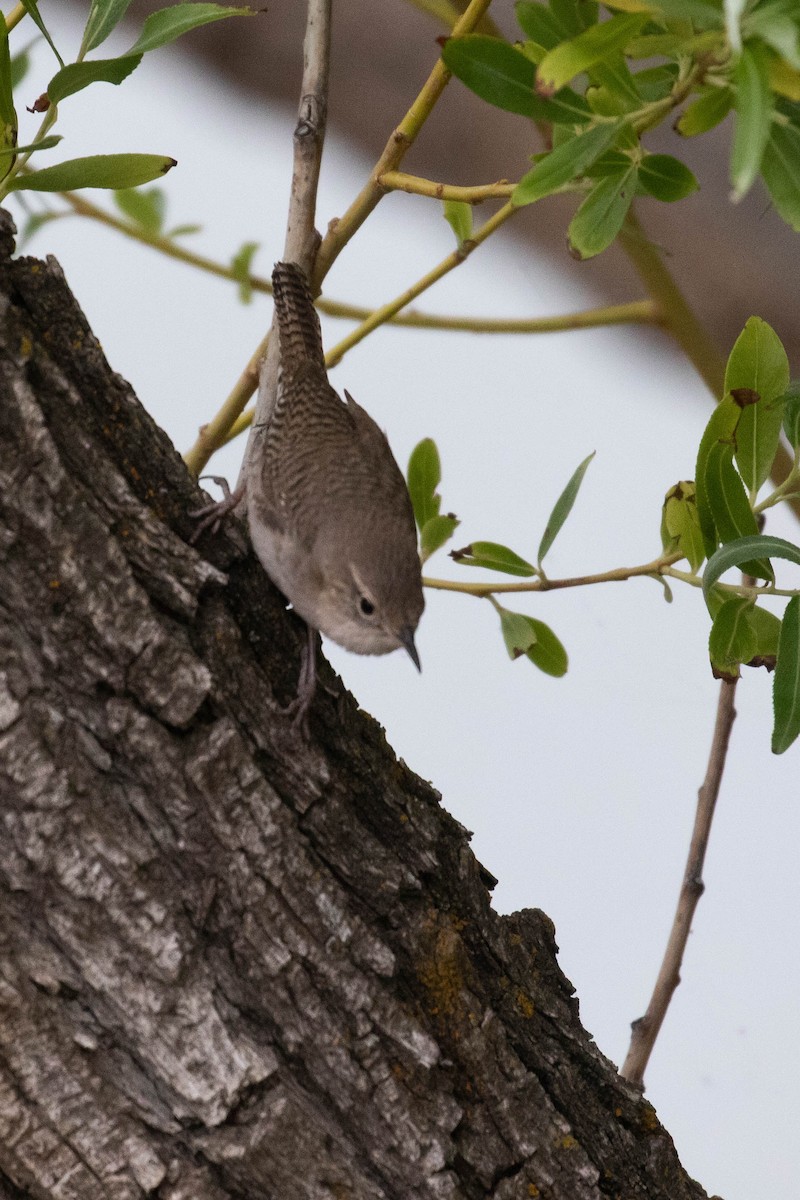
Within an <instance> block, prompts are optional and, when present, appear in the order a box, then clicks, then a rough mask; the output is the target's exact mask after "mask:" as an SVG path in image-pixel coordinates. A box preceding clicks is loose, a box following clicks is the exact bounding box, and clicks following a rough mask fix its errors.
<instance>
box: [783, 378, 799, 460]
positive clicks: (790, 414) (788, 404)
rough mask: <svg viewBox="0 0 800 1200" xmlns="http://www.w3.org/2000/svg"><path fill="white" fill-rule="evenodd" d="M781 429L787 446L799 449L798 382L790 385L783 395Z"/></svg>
mask: <svg viewBox="0 0 800 1200" xmlns="http://www.w3.org/2000/svg"><path fill="white" fill-rule="evenodd" d="M782 399H783V429H784V432H785V434H786V436H787V438H788V439H789V445H790V446H791V447H792V448H793V449H794V450H797V449H798V447H800V382H794V383H790V384H789V387H788V388H787V389H786V391H785V392H784V394H783V397H782Z"/></svg>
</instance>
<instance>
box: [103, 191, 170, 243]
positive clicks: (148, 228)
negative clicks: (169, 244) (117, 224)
mask: <svg viewBox="0 0 800 1200" xmlns="http://www.w3.org/2000/svg"><path fill="white" fill-rule="evenodd" d="M114 203H115V204H116V206H117V208H118V209H119V210H120V212H121V213H124V214H125V216H126V217H128V218H129V219H130V220H131V221H133V222H134V224H136V225H138V226H139V228H140V229H143V230H144V231H145V233H150V234H159V233H161V232H162V230H163V228H164V221H165V219H166V215H167V197H166V196H165V194H164V192H163V191H162V189H161V188H157V187H154V188H148V189H147V191H146V192H144V191H142V190H141V189H140V188H124V189H123V190H122V191H116V192H115V193H114Z"/></svg>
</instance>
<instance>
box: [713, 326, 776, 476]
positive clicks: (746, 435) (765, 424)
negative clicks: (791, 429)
mask: <svg viewBox="0 0 800 1200" xmlns="http://www.w3.org/2000/svg"><path fill="white" fill-rule="evenodd" d="M788 386H789V360H788V359H787V357H786V351H785V350H784V348H783V345H782V344H781V340H780V338H779V337H778V335H777V334H776V333H775V331H774V329H772V328H771V327H770V326H769V325H768V324H767V322H766V321H762V320H761V318H760V317H750V318H749V320H748V321H747V323H746V325H745V327H744V329H743V330H742V332H741V333H740V334H739V336H738V338H737V339H736V343H735V344H734V347H733V349H732V350H731V353H730V356H729V358H728V364H727V366H726V368H725V392H726V393H729V392H732V393H735V392H737V391H739V390H740V389H742V390H744V391H752V392H755V393H757V395H758V397H759V399H758V400H757V402H756V403H755V404H747V405H745V406H744V407H743V408H742V415H741V418H740V420H739V425H738V428H737V430H736V462H737V464H738V466H739V470H740V471H741V473H742V478H743V479H744V482H745V486H746V487H748V488H749V489H750V490H751V492H752V493H753V494H755V493H756V492H757V491H758V489H759V488H760V487H761V485H762V483H763V482H764V480H765V479H766V478H767V476H768V475H769V473H770V470H771V469H772V463H773V460H774V458H775V452H776V450H777V449H778V441H779V439H780V434H781V420H782V418H783V406H782V404H781V403H780V401H779V398H780V397H781V396H782V395H783V393H784V392H785V391H786V389H787V387H788Z"/></svg>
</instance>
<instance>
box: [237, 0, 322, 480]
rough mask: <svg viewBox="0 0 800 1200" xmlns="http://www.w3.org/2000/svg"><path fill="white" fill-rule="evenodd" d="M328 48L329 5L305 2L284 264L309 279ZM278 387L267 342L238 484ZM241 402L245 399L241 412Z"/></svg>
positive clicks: (252, 464) (253, 460) (253, 457)
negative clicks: (300, 270)
mask: <svg viewBox="0 0 800 1200" xmlns="http://www.w3.org/2000/svg"><path fill="white" fill-rule="evenodd" d="M330 43H331V0H308V16H307V19H306V36H305V40H304V42H303V81H302V85H301V89H300V108H299V112H298V117H297V125H296V126H295V130H294V169H293V172H292V190H291V195H290V198H289V212H288V216H287V220H286V241H285V243H284V248H283V257H284V260H285V261H287V262H296V263H299V265H300V266H301V267H302V268H303V269H304V271H305V272H306V274H308V275H310V273H311V268H312V265H313V262H314V255H315V253H316V250H317V246H318V241H317V237H316V231H315V225H314V217H315V211H316V204H317V184H318V182H319V171H320V166H321V163H322V148H323V144H324V141H325V123H326V120H327V115H328V69H329V64H330ZM273 329H274V322H273ZM277 387H278V339H277V338H275V337H270V339H269V343H268V345H267V352H266V354H265V356H264V361H263V363H262V366H261V381H260V385H259V390H258V398H257V399H256V409H255V415H256V419H255V421H254V423H253V428H252V430H251V433H250V438H249V440H248V443H247V449H246V450H245V459H244V464H243V466H242V474H241V477H240V484H241V483H242V481H244V482H245V483H246V481H247V479H248V475H249V472H250V470H251V469H256V468H257V462H258V455H257V454H256V453H255V452H254V439H255V438H258V437H260V436H261V433H262V431H263V426H264V425H265V424H266V422H267V421H268V420H269V416H270V413H271V411H272V407H273V405H274V403H275V396H276V393H277ZM244 403H246V400H245V401H244V402H243V403H242V407H244Z"/></svg>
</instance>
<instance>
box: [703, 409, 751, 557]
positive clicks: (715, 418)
mask: <svg viewBox="0 0 800 1200" xmlns="http://www.w3.org/2000/svg"><path fill="white" fill-rule="evenodd" d="M741 415H742V410H741V408H740V407H739V405H738V404H736V403H735V401H734V400H731V399H730V398H728V399H725V400H722V401H720V403H719V404H718V405H717V407H716V408H715V409H714V411H713V413H712V414H711V417H710V419H709V422H708V424H707V425H706V427H705V430H704V431H703V436H702V438H701V439H700V446H699V449H698V451H697V466H696V468H695V476H694V482H695V488H696V493H695V496H696V500H697V515H698V517H699V518H700V529H701V531H702V534H703V545H704V546H705V551H706V557H707V558H710V557H711V555H712V554H713V553H714V551H715V550H716V548H717V527H716V525H715V524H714V518H713V516H712V515H711V506H710V504H709V501H708V494H707V492H706V485H705V476H706V465H707V463H708V455H709V453H710V451H711V447H712V446H714V445H716V443H717V442H719V441H732V439H733V437H734V435H735V433H736V429H737V426H738V424H739V418H740V417H741Z"/></svg>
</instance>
